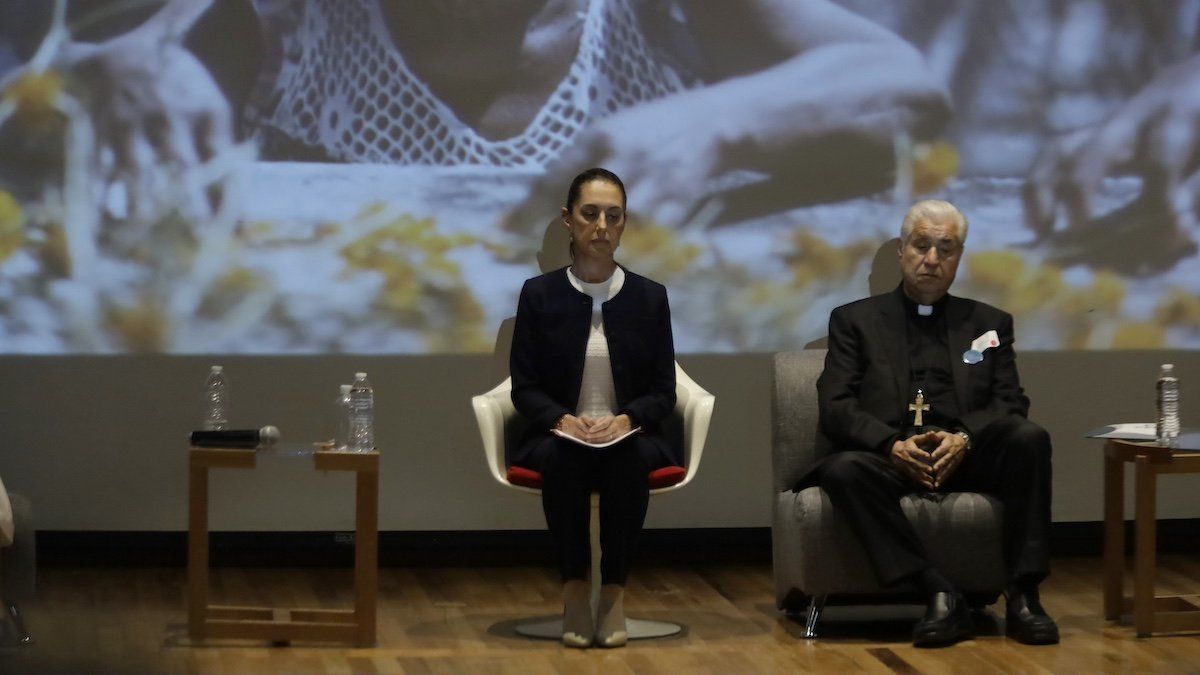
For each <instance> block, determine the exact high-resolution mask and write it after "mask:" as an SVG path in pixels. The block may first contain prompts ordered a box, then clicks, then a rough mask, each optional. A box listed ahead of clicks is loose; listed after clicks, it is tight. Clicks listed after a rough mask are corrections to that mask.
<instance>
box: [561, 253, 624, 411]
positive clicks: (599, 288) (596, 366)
mask: <svg viewBox="0 0 1200 675" xmlns="http://www.w3.org/2000/svg"><path fill="white" fill-rule="evenodd" d="M567 279H569V280H570V282H571V285H572V286H574V287H575V289H576V290H578V291H580V292H581V293H584V294H586V295H588V296H590V297H591V298H592V327H591V330H590V331H588V341H587V353H586V355H585V357H584V360H583V382H582V384H580V386H579V406H578V408H576V410H575V415H576V417H583V416H585V415H586V416H588V417H602V416H604V415H611V414H613V413H615V412H616V407H617V390H616V385H614V384H613V376H612V362H611V361H610V360H609V356H608V339H607V338H606V337H605V336H604V314H603V313H602V312H601V305H603V304H604V303H605V302H608V301H609V300H612V299H613V298H614V297H616V295H617V293H620V292H621V287H622V286H624V285H625V270H623V269H621V268H620V267H617V269H616V271H614V272H613V274H612V276H611V277H609V278H608V279H606V280H604V281H601V282H599V283H594V284H590V283H588V282H586V281H583V280H581V279H580V278H579V277H577V276H575V274H574V273H572V272H571V268H570V267H568V268H567Z"/></svg>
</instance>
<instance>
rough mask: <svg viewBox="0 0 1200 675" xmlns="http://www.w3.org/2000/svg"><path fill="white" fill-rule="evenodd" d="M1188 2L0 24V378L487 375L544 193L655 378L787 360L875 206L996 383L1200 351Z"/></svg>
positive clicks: (79, 1) (609, 0)
mask: <svg viewBox="0 0 1200 675" xmlns="http://www.w3.org/2000/svg"><path fill="white" fill-rule="evenodd" d="M1198 28H1200V2H1178V3H1127V2H1119V1H1116V0H1112V1H1110V2H1105V1H1100V0H1072V1H1068V2H1051V1H1049V0H1046V1H1044V2H1043V1H1037V0H1035V1H1034V2H1028V3H944V2H935V1H934V0H916V1H912V2H905V3H875V2H867V1H866V0H840V1H838V2H830V1H827V0H815V1H814V0H796V1H795V2H788V3H777V2H765V1H764V2H754V1H751V2H739V3H691V2H676V1H667V0H513V1H511V2H504V3H496V2H466V1H461V2H459V1H453V2H450V1H445V0H407V1H401V0H295V1H290V2H285V1H282V0H169V1H168V2H161V1H154V0H65V1H55V2H46V1H42V0H6V2H4V3H0V352H3V353H9V354H72V353H88V354H92V353H96V354H104V353H131V352H136V353H142V352H144V353H180V354H189V353H212V352H219V353H259V354H319V353H332V352H344V353H380V354H389V353H394V354H424V353H440V352H452V353H454V352H487V351H491V350H493V349H494V348H495V346H496V344H497V340H498V338H497V336H498V333H502V326H504V325H505V321H506V320H507V319H509V318H511V317H512V315H513V314H514V313H515V308H516V298H517V294H518V292H519V290H520V287H521V283H522V281H523V280H524V279H526V278H528V277H531V276H534V275H536V274H539V273H541V272H543V271H549V270H552V269H556V268H558V267H561V266H563V265H566V264H568V263H569V258H568V256H567V244H566V234H565V230H564V228H563V226H562V224H561V221H560V220H559V218H558V212H559V208H560V206H561V205H562V203H563V201H564V199H565V193H566V189H567V185H568V184H569V182H570V179H571V177H572V176H574V175H575V174H576V173H578V172H579V171H581V170H583V169H585V168H588V167H590V166H597V165H599V166H605V167H607V168H609V169H611V170H613V171H614V172H616V173H617V174H618V175H620V176H621V177H622V178H623V179H624V180H625V182H626V185H627V186H628V189H629V198H630V203H629V212H630V222H629V225H628V227H627V229H626V233H625V236H624V239H623V240H622V246H621V249H620V250H619V251H618V253H617V260H618V262H621V263H622V264H624V265H625V266H626V267H628V268H629V269H630V270H633V271H635V272H638V273H639V274H642V275H644V276H648V277H650V278H652V279H655V280H657V281H660V282H662V283H664V284H666V285H667V287H668V290H669V293H670V298H671V304H672V316H673V321H674V329H675V330H674V333H675V340H676V347H677V349H678V351H681V352H750V351H774V350H779V349H795V348H800V347H803V346H805V345H809V344H820V340H821V338H823V337H824V335H825V332H826V327H827V326H826V324H827V321H828V316H829V312H830V310H831V309H833V308H834V307H836V306H838V305H840V304H843V303H845V302H849V301H852V300H855V299H858V298H861V297H864V296H866V295H868V294H869V293H876V292H882V291H886V290H890V288H892V287H894V285H895V283H898V279H899V275H898V270H897V268H896V266H895V253H894V250H895V242H894V241H893V238H894V237H895V236H896V234H897V231H898V229H899V223H900V220H901V218H902V217H903V214H904V212H905V211H906V210H907V208H908V206H909V205H910V204H911V203H912V202H913V201H915V200H917V199H921V198H924V197H937V198H941V199H947V200H950V201H952V202H953V203H955V204H956V205H957V206H958V207H959V208H960V209H961V210H962V211H963V212H964V213H965V214H966V215H967V217H968V218H969V220H970V223H971V227H970V234H969V237H968V240H967V248H966V252H965V256H964V261H963V264H962V266H961V267H960V270H959V279H958V281H957V282H956V284H955V287H954V289H953V291H954V292H955V293H956V294H959V295H963V296H967V297H973V298H976V299H979V300H982V301H985V302H989V303H992V304H995V305H997V306H999V307H1001V308H1003V309H1006V310H1008V311H1010V312H1012V313H1014V314H1015V315H1016V317H1017V331H1018V333H1017V339H1018V347H1019V348H1020V349H1024V350H1029V349H1122V348H1151V349H1154V348H1196V347H1197V346H1200V299H1198V298H1200V261H1198V258H1197V238H1198V237H1200V228H1198V227H1197V197H1198V196H1200V195H1198V192H1200V173H1197V169H1198V164H1197V156H1198V153H1197V147H1198V146H1200V143H1198V138H1197V134H1198V130H1200V97H1197V95H1196V93H1195V92H1197V91H1200V44H1198V43H1197V39H1198V38H1200V36H1198V35H1197V29H1198Z"/></svg>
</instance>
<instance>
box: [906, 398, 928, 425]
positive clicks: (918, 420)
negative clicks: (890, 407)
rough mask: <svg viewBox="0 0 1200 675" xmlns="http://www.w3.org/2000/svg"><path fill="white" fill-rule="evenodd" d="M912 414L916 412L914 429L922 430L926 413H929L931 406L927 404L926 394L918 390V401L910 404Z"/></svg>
mask: <svg viewBox="0 0 1200 675" xmlns="http://www.w3.org/2000/svg"><path fill="white" fill-rule="evenodd" d="M908 409H909V411H910V412H915V413H916V414H915V415H913V427H916V428H920V427H922V426H924V425H925V419H924V417H923V415H924V413H926V412H929V404H928V403H926V402H925V392H923V391H921V390H920V389H918V390H917V399H916V400H915V401H913V402H912V403H909V404H908Z"/></svg>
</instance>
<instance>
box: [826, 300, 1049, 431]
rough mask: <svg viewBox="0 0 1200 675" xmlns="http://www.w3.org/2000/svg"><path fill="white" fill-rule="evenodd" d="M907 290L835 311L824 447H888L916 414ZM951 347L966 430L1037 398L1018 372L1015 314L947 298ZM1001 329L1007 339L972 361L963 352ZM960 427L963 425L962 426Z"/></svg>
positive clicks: (1024, 409) (1022, 411)
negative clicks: (911, 408) (1028, 392)
mask: <svg viewBox="0 0 1200 675" xmlns="http://www.w3.org/2000/svg"><path fill="white" fill-rule="evenodd" d="M902 294H903V291H902V290H901V289H900V288H897V289H896V290H895V291H892V292H891V293H885V294H882V295H876V296H873V297H870V298H866V299H864V300H859V301H857V302H852V303H850V304H848V305H843V306H841V307H838V308H837V309H835V310H833V313H832V314H831V315H830V318H829V351H828V353H827V354H826V356H825V370H824V372H822V373H821V377H820V379H818V380H817V395H818V400H819V406H820V429H821V432H822V433H821V435H822V436H824V438H821V439H820V441H819V442H820V443H825V444H830V443H831V444H832V447H829V446H827V447H825V448H823V449H824V450H826V451H828V450H839V451H840V450H866V451H875V452H882V453H888V452H890V451H891V447H890V446H891V442H892V441H893V440H894V439H896V438H897V437H898V435H899V434H900V433H901V432H902V430H903V429H904V427H905V425H906V423H910V422H911V420H912V414H913V413H912V412H910V411H909V409H908V405H909V403H911V402H912V398H911V392H910V382H909V365H910V364H909V347H908V337H907V334H906V333H907V331H906V317H905V306H904V301H903V295H902ZM945 312H946V317H945V318H946V324H945V325H946V330H947V349H948V351H949V357H950V361H951V363H950V370H951V373H952V376H953V379H954V390H955V396H956V399H957V402H958V409H959V420H960V421H961V430H963V431H966V432H967V433H969V434H971V435H972V436H974V435H976V434H978V433H979V432H980V431H982V430H983V429H984V427H986V426H987V425H988V424H990V423H992V422H994V421H996V420H999V419H1001V418H1003V417H1006V416H1008V415H1014V414H1015V415H1020V416H1022V417H1025V416H1027V414H1028V411H1029V399H1028V398H1027V397H1026V396H1025V394H1024V391H1023V390H1022V388H1021V383H1020V379H1019V378H1018V376H1017V364H1016V353H1015V352H1014V351H1013V319H1012V315H1011V314H1008V313H1007V312H1003V311H1001V310H999V309H996V308H995V307H992V306H991V305H987V304H984V303H982V302H976V301H974V300H967V299H965V298H958V297H954V296H949V295H948V296H947V297H946V305H945ZM989 330H995V331H996V333H997V334H998V336H999V338H1000V345H999V346H997V347H993V348H991V349H988V350H986V351H984V352H983V361H981V362H980V363H976V364H973V365H972V364H967V363H965V362H964V361H963V359H962V354H963V352H965V351H966V350H968V349H970V348H971V342H972V341H973V340H974V339H975V338H977V337H979V336H980V335H982V334H983V333H985V332H987V331H989ZM956 430H957V429H956Z"/></svg>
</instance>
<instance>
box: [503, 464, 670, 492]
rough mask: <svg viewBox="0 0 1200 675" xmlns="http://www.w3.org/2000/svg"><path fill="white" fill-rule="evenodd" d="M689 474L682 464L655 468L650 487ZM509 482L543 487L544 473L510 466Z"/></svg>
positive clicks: (661, 484)
mask: <svg viewBox="0 0 1200 675" xmlns="http://www.w3.org/2000/svg"><path fill="white" fill-rule="evenodd" d="M686 475H687V471H686V470H685V469H684V468H683V467H681V466H664V467H663V468H661V469H655V470H654V471H651V472H650V475H649V476H648V479H649V482H650V489H651V490H657V489H659V488H665V487H671V486H672V485H675V484H677V483H679V482H681V481H683V477H684V476H686ZM508 482H509V483H512V484H513V485H520V486H521V487H527V488H533V489H535V490H540V489H542V474H540V473H538V472H537V471H534V470H533V469H526V468H525V467H523V466H510V467H508Z"/></svg>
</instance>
